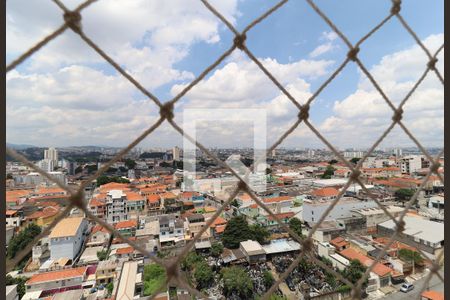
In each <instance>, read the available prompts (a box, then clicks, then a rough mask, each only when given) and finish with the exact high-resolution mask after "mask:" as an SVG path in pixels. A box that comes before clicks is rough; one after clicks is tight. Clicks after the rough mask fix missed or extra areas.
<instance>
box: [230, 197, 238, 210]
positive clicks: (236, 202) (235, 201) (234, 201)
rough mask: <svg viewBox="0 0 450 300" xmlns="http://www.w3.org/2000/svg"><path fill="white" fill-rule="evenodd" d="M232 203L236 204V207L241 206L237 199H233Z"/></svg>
mask: <svg viewBox="0 0 450 300" xmlns="http://www.w3.org/2000/svg"><path fill="white" fill-rule="evenodd" d="M231 205H232V206H234V207H236V208H239V206H240V205H239V202H238V201H237V200H236V199H234V200H233V201H231Z"/></svg>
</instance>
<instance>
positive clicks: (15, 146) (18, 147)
mask: <svg viewBox="0 0 450 300" xmlns="http://www.w3.org/2000/svg"><path fill="white" fill-rule="evenodd" d="M6 147H8V148H11V149H14V150H24V149H27V148H36V146H33V145H26V144H11V143H6Z"/></svg>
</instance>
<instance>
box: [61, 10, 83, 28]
mask: <svg viewBox="0 0 450 300" xmlns="http://www.w3.org/2000/svg"><path fill="white" fill-rule="evenodd" d="M64 21H65V22H66V24H67V26H69V28H70V29H72V30H73V31H74V32H76V33H80V32H81V14H80V13H79V12H78V11H67V12H65V13H64Z"/></svg>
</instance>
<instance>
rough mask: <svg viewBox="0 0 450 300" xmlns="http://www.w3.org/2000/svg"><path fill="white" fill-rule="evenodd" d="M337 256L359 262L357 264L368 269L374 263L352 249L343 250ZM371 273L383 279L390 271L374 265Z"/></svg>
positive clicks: (380, 265) (383, 266)
mask: <svg viewBox="0 0 450 300" xmlns="http://www.w3.org/2000/svg"><path fill="white" fill-rule="evenodd" d="M339 254H341V255H342V256H344V257H345V258H347V259H348V260H355V259H356V260H359V262H360V263H361V264H363V265H364V266H366V267H370V266H371V265H372V264H373V262H374V260H373V259H371V258H369V257H367V256H365V255H364V254H362V253H360V252H358V251H356V250H355V249H353V248H347V249H344V250H342V251H340V252H339ZM372 272H374V273H375V274H377V275H378V276H380V277H383V276H386V275H387V274H389V273H391V272H392V269H391V268H388V267H386V266H385V265H383V264H380V263H376V264H375V266H374V268H373V269H372Z"/></svg>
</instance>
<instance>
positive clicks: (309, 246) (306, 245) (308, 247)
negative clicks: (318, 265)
mask: <svg viewBox="0 0 450 300" xmlns="http://www.w3.org/2000/svg"><path fill="white" fill-rule="evenodd" d="M302 247H303V251H305V253H311V251H312V250H313V247H314V244H313V241H312V239H311V238H307V239H305V240H304V241H303V243H302Z"/></svg>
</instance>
